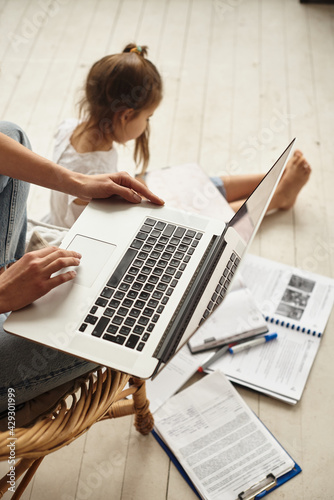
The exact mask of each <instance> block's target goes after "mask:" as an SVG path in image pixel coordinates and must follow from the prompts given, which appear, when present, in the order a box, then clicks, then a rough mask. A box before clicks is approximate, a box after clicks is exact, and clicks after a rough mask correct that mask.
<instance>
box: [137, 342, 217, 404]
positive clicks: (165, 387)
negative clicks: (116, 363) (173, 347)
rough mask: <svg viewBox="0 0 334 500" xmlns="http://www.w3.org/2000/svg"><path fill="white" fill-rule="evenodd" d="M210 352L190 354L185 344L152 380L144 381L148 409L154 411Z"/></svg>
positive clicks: (195, 369)
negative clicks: (148, 403) (148, 404)
mask: <svg viewBox="0 0 334 500" xmlns="http://www.w3.org/2000/svg"><path fill="white" fill-rule="evenodd" d="M211 356H212V353H198V354H195V355H192V354H191V352H190V351H189V348H188V346H187V345H185V346H183V347H182V349H180V351H179V352H178V353H177V354H176V355H175V356H174V357H173V359H172V360H171V361H169V362H168V364H167V365H166V366H165V367H164V369H163V370H162V371H161V372H160V373H159V374H158V375H157V377H156V378H154V380H147V381H146V392H147V397H148V399H149V401H150V410H151V412H152V413H154V412H155V411H156V410H157V409H158V408H160V406H161V405H162V404H163V403H165V401H167V399H168V398H170V397H171V396H173V394H175V393H176V392H177V391H178V390H180V389H181V387H182V386H183V385H184V384H185V383H186V382H187V381H188V380H189V379H190V377H191V376H192V375H194V373H195V372H196V371H197V369H198V368H199V367H200V366H201V365H202V363H204V362H205V361H206V360H207V359H209V358H210V357H211Z"/></svg>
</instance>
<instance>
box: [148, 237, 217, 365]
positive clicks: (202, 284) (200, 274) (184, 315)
mask: <svg viewBox="0 0 334 500" xmlns="http://www.w3.org/2000/svg"><path fill="white" fill-rule="evenodd" d="M225 246H226V241H225V238H224V235H221V236H217V235H215V236H213V237H212V239H211V241H210V243H209V245H208V248H207V250H206V252H205V254H204V255H203V257H202V259H201V261H200V263H199V265H198V266H197V270H196V272H195V274H194V276H193V277H192V279H191V281H190V283H189V285H188V287H187V289H186V291H185V292H184V294H183V297H182V299H181V300H180V302H179V305H178V307H177V309H176V311H175V313H174V314H173V317H172V318H171V320H170V322H169V323H168V326H167V328H166V330H165V333H164V335H163V336H162V338H161V340H160V342H159V344H158V346H157V348H156V350H155V352H154V355H153V356H154V357H156V358H158V359H160V361H162V362H163V363H166V362H167V361H168V360H169V358H170V357H171V356H172V355H173V354H174V352H175V350H176V348H177V346H178V344H179V342H180V340H181V338H182V336H183V334H184V332H185V330H186V328H187V326H188V324H189V322H190V320H191V318H192V316H193V314H194V311H195V310H196V307H197V305H198V303H199V301H200V299H201V297H202V295H203V293H204V291H205V289H206V287H207V285H208V283H209V281H210V278H211V276H212V274H213V272H214V270H215V268H216V266H217V263H218V261H219V259H220V257H221V255H222V253H223V250H224V248H225Z"/></svg>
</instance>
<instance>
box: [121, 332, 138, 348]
mask: <svg viewBox="0 0 334 500" xmlns="http://www.w3.org/2000/svg"><path fill="white" fill-rule="evenodd" d="M139 339H140V337H138V335H134V334H133V333H132V334H131V335H130V337H129V338H128V340H127V341H126V344H125V346H126V347H129V348H130V349H134V348H135V347H136V345H137V343H138V340H139Z"/></svg>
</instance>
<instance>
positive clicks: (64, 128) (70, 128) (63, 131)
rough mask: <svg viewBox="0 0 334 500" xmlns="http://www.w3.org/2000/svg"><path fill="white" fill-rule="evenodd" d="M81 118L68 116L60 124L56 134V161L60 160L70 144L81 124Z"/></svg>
mask: <svg viewBox="0 0 334 500" xmlns="http://www.w3.org/2000/svg"><path fill="white" fill-rule="evenodd" d="M79 123H80V122H79V120H78V119H76V118H66V119H65V120H63V121H62V122H61V123H60V125H59V126H58V129H57V132H56V134H55V145H54V155H53V156H54V158H53V160H54V161H55V162H58V161H59V158H60V157H61V155H62V154H63V152H64V151H65V149H66V148H67V146H68V145H69V144H70V139H71V136H72V134H73V132H74V130H75V129H76V127H77V126H78V125H79Z"/></svg>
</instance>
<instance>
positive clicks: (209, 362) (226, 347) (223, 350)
mask: <svg viewBox="0 0 334 500" xmlns="http://www.w3.org/2000/svg"><path fill="white" fill-rule="evenodd" d="M231 345H232V344H229V345H224V347H222V348H221V349H218V351H216V353H215V354H214V355H213V356H211V358H210V359H208V360H207V361H206V362H205V363H203V365H202V366H200V367H199V368H198V370H197V371H199V372H200V373H203V372H204V371H205V370H206V369H207V368H209V366H210V365H212V363H214V362H215V361H216V360H217V359H219V358H221V357H222V356H223V355H224V354H225V353H226V352H227V351H228V350H229V348H230V346H231Z"/></svg>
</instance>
